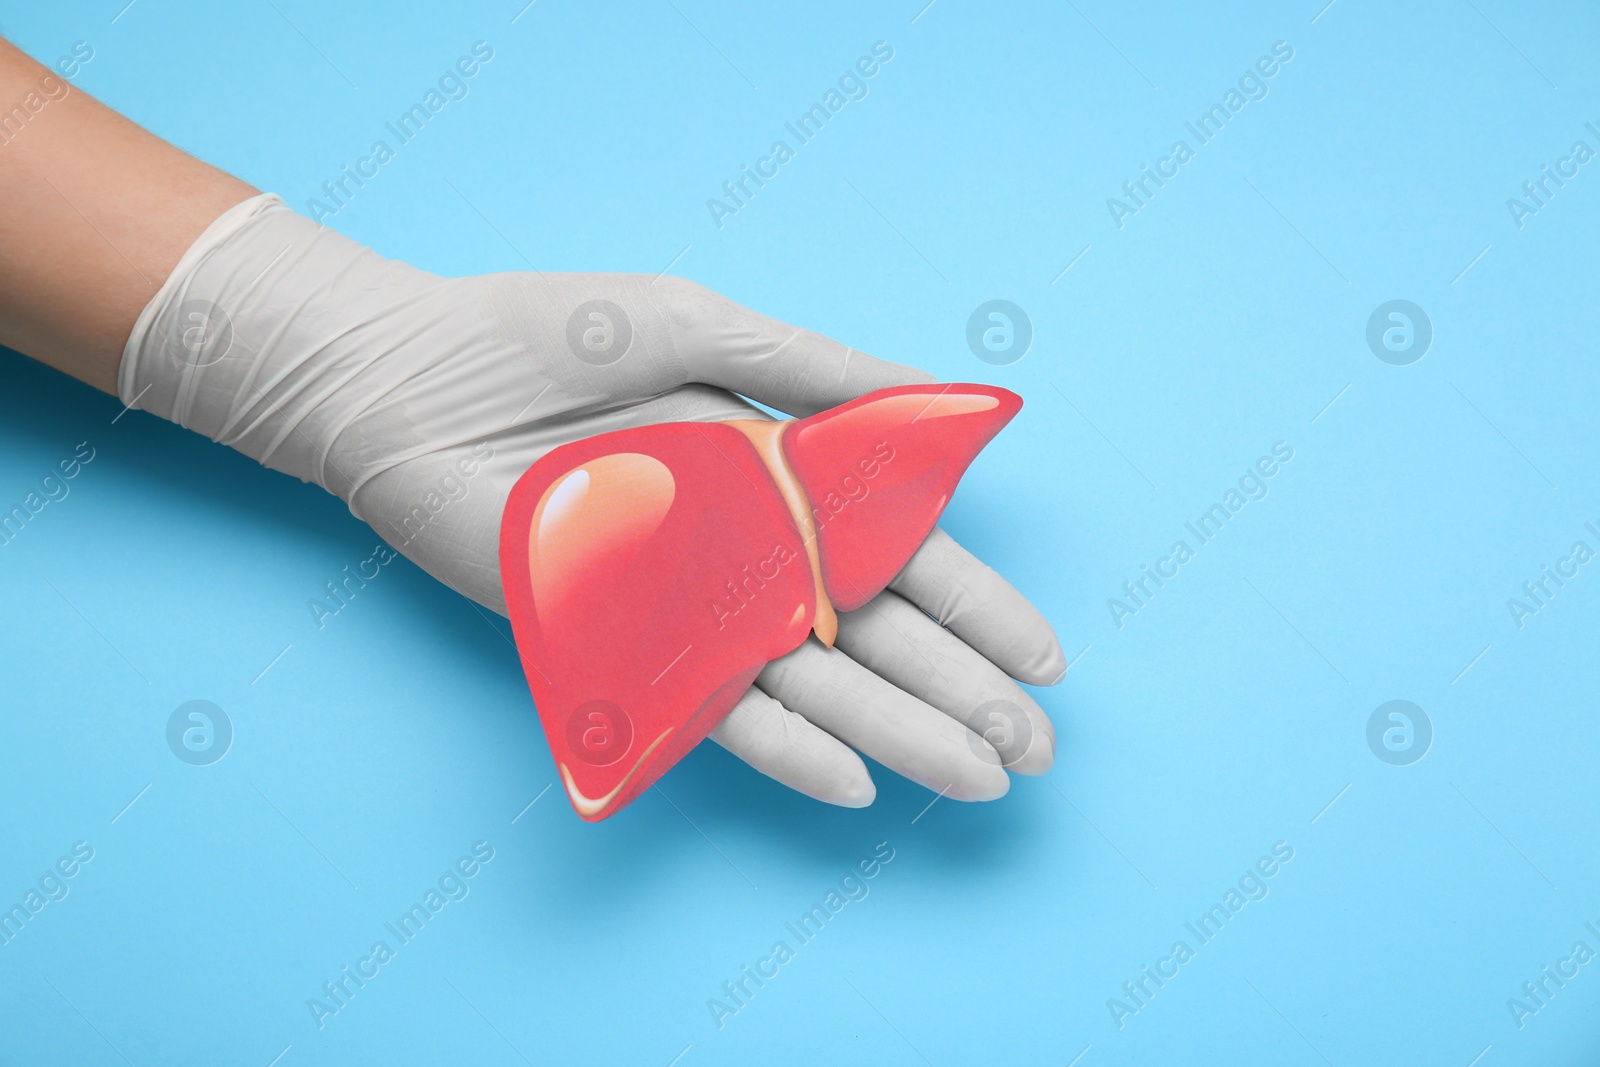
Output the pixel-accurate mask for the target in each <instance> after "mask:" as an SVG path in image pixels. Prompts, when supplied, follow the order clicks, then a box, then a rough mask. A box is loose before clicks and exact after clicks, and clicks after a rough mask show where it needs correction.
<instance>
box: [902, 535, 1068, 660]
mask: <svg viewBox="0 0 1600 1067" xmlns="http://www.w3.org/2000/svg"><path fill="white" fill-rule="evenodd" d="M889 588H890V589H892V590H894V591H895V592H896V593H899V594H900V595H901V596H903V597H905V598H906V599H907V600H909V601H911V602H912V603H913V604H915V605H916V606H917V607H919V608H921V609H922V610H923V611H925V612H927V613H928V614H929V615H932V616H933V617H934V618H935V619H938V620H939V623H940V625H942V626H948V627H949V628H950V632H951V633H953V634H955V635H956V636H957V637H959V638H961V640H963V641H965V642H966V643H967V644H969V645H971V646H972V647H973V648H975V649H976V650H977V651H979V652H981V653H982V654H983V656H984V657H985V658H986V659H988V661H989V662H990V663H993V664H994V665H995V666H996V667H999V668H1000V669H1001V670H1003V671H1005V672H1006V673H1007V674H1009V675H1011V677H1013V678H1016V679H1017V680H1019V681H1023V682H1027V683H1028V684H1029V685H1055V684H1056V683H1057V682H1059V681H1061V679H1062V678H1064V677H1066V673H1067V657H1066V656H1065V655H1063V654H1062V651H1061V643H1060V642H1059V641H1057V640H1056V633H1055V630H1053V629H1052V628H1051V626H1050V624H1049V623H1048V622H1046V621H1045V618H1044V616H1043V615H1041V614H1039V609H1037V608H1035V607H1034V606H1033V605H1032V604H1030V603H1028V599H1027V598H1026V597H1024V596H1023V595H1022V594H1021V593H1019V592H1017V591H1016V590H1015V589H1013V588H1012V587H1011V584H1010V583H1009V582H1007V581H1006V580H1005V579H1004V578H1002V577H1000V576H999V575H998V574H996V573H995V572H994V571H992V570H990V569H989V568H988V567H987V566H985V565H984V563H983V562H982V561H981V560H979V559H978V558H977V557H976V556H974V555H973V554H972V553H970V552H968V551H967V550H966V549H964V548H962V547H961V546H960V545H958V544H956V543H955V541H954V540H952V539H951V537H950V535H949V534H947V533H945V532H944V531H943V530H941V529H939V528H938V527H934V530H933V532H932V533H930V534H929V535H928V539H927V540H926V541H924V542H922V547H921V548H919V549H917V552H916V554H915V555H914V556H912V557H911V562H909V563H907V564H906V565H905V569H903V570H902V571H901V572H900V573H899V574H898V575H897V576H896V577H895V579H894V581H892V582H890V583H889Z"/></svg>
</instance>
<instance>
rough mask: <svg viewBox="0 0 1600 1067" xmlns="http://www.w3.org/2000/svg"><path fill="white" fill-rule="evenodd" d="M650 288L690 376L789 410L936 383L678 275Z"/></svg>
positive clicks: (811, 410)
mask: <svg viewBox="0 0 1600 1067" xmlns="http://www.w3.org/2000/svg"><path fill="white" fill-rule="evenodd" d="M652 288H653V289H654V290H656V292H655V294H654V299H656V300H658V301H659V302H660V303H661V305H662V307H663V310H664V311H666V313H667V314H668V316H669V317H670V318H671V320H672V322H673V323H674V341H673V344H674V348H675V349H676V351H677V354H678V357H679V358H680V359H681V360H682V361H683V365H684V369H685V371H686V372H687V373H688V374H689V376H690V380H691V381H697V382H704V383H705V384H707V385H716V386H720V387H721V388H723V389H728V390H731V391H732V392H735V393H740V394H742V395H744V396H747V397H750V398H751V399H752V400H755V401H758V402H759V403H762V404H765V405H767V406H768V407H772V408H776V409H778V410H779V411H785V412H788V413H789V414H791V415H812V414H815V413H816V412H819V411H823V410H825V409H827V408H831V407H835V406H837V405H839V404H843V403H844V402H845V401H847V400H854V399H855V398H856V397H858V396H861V395H862V394H864V393H870V392H872V391H873V390H874V389H886V388H888V387H890V386H893V385H920V384H923V383H926V382H931V381H933V376H932V375H930V374H928V373H927V372H926V371H922V370H918V369H917V368H915V367H907V366H904V365H903V364H899V363H890V362H888V361H886V360H881V359H874V358H873V357H872V356H869V355H867V354H866V353H864V352H858V351H856V350H855V349H853V348H851V347H850V346H849V345H846V344H842V343H840V342H838V341H835V340H833V339H832V338H829V337H824V336H822V335H821V334H819V333H813V332H812V331H810V330H805V329H801V328H800V327H798V326H790V325H788V324H786V323H782V322H779V321H778V320H776V319H770V318H768V317H767V316H765V315H762V314H760V313H758V312H755V311H751V310H750V309H749V308H747V307H744V306H743V305H740V304H737V303H735V302H734V301H732V300H729V299H728V298H727V297H725V296H722V295H721V294H720V293H716V292H713V291H712V290H710V289H707V288H705V287H704V286H701V285H696V284H695V283H693V282H690V281H686V280H684V279H682V278H672V279H668V278H661V279H659V283H658V284H657V285H656V286H653V287H652Z"/></svg>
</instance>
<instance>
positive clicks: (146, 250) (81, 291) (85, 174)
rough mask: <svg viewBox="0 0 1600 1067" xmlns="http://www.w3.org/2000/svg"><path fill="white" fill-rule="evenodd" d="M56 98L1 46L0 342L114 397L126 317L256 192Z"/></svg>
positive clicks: (57, 82) (50, 76)
mask: <svg viewBox="0 0 1600 1067" xmlns="http://www.w3.org/2000/svg"><path fill="white" fill-rule="evenodd" d="M67 87H68V83H67V82H66V81H65V79H63V78H61V77H60V76H59V75H58V74H56V73H55V72H54V71H52V70H50V69H49V68H47V67H44V66H41V65H40V64H38V63H36V62H34V61H33V60H32V59H31V58H29V57H28V56H27V55H25V54H24V53H23V52H22V51H21V50H19V49H18V48H16V47H15V46H14V45H12V44H11V43H10V42H9V41H6V40H3V39H0V122H4V125H0V134H4V135H5V139H4V140H3V141H0V205H3V207H0V344H3V345H5V346H6V347H8V348H13V349H16V350H17V351H18V352H22V353H24V354H25V355H28V356H31V357H33V358H34V359H36V360H38V361H39V362H41V363H45V364H48V365H49V366H52V367H54V368H56V369H57V370H60V371H65V372H66V373H67V374H70V375H72V376H73V377H74V378H77V379H79V380H80V381H84V382H88V383H89V384H90V385H92V386H94V387H95V388H96V389H100V390H103V391H105V392H107V393H111V394H113V395H115V394H116V391H117V365H118V364H119V363H120V362H121V360H122V346H123V343H124V342H125V341H126V340H127V339H128V333H129V331H131V330H132V329H133V323H134V320H135V319H137V318H138V317H139V312H140V311H141V310H142V309H143V308H144V306H145V304H146V303H147V302H148V301H149V300H150V298H151V297H152V296H153V295H155V292H156V290H157V289H159V288H160V286H161V283H162V282H163V281H165V280H166V278H167V275H169V274H171V273H172V268H173V267H174V266H176V265H177V262H178V260H179V258H180V257H182V255H183V253H184V251H185V250H186V249H187V248H188V247H189V246H190V245H191V244H193V243H194V240H195V238H196V237H198V236H200V233H201V232H202V231H203V230H204V229H205V228H206V227H207V226H208V225H210V223H211V221H212V220H213V219H215V218H216V217H217V216H218V215H220V214H222V213H223V212H224V211H226V210H227V209H228V208H230V207H232V206H233V205H235V204H238V203H240V202H242V201H244V200H246V199H248V198H250V197H251V196H254V195H255V194H256V190H255V189H254V188H253V187H251V186H250V185H249V184H248V183H246V182H242V181H240V180H239V179H238V178H235V177H234V176H233V175H231V174H227V173H225V172H223V171H220V170H218V169H217V168H216V167H213V166H211V165H210V164H209V163H203V162H201V161H200V160H198V159H196V158H194V157H193V156H191V155H189V154H188V153H187V152H184V151H182V150H180V149H178V148H175V147H173V146H172V145H170V144H168V143H167V142H166V141H163V140H162V139H161V138H159V137H157V136H156V135H155V134H153V133H151V132H150V131H148V130H146V129H144V128H143V127H141V126H139V125H137V124H136V123H133V122H130V121H128V120H127V119H126V118H124V117H122V116H121V115H119V114H117V113H116V112H115V111H113V110H111V109H110V108H108V107H106V106H105V105H104V104H102V103H100V102H99V101H98V100H96V99H94V98H93V97H91V96H90V95H89V94H88V93H85V92H83V91H81V90H78V89H70V88H67ZM63 89H66V94H65V95H64V96H63V95H61V94H62V92H63ZM30 93H31V94H34V100H35V101H41V100H42V101H44V104H43V107H42V108H41V110H39V111H38V112H37V113H36V114H32V115H30V117H29V118H28V119H27V120H26V122H25V123H19V122H17V121H15V120H14V119H8V116H9V113H10V112H11V111H12V109H13V107H14V106H21V107H22V108H23V110H24V112H27V111H28V108H27V105H26V103H25V101H27V100H28V97H29V94H30ZM12 131H16V132H14V133H13V132H12ZM91 149H92V150H91Z"/></svg>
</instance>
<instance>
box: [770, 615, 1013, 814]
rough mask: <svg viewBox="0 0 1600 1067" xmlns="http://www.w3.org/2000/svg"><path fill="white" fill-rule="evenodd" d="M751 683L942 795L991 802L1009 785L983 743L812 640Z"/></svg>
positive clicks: (996, 756)
mask: <svg viewBox="0 0 1600 1067" xmlns="http://www.w3.org/2000/svg"><path fill="white" fill-rule="evenodd" d="M756 682H757V684H758V685H760V686H761V689H762V691H763V692H766V693H769V694H771V695H772V696H774V697H776V698H777V699H778V700H779V701H781V702H782V703H783V706H784V707H786V708H789V709H790V710H791V711H795V712H798V713H799V714H801V715H803V716H805V717H806V718H807V719H808V720H810V721H811V722H812V723H814V724H816V725H817V726H820V727H821V728H822V729H824V730H826V731H827V732H828V733H830V734H832V735H833V736H834V737H837V738H838V739H839V740H840V741H843V742H844V743H845V744H847V745H850V746H851V747H852V748H855V749H857V750H859V751H860V752H862V753H864V754H865V755H868V756H871V757H872V758H873V759H875V760H877V761H878V762H879V763H881V764H883V765H884V766H886V767H888V768H889V769H890V770H892V771H895V772H897V773H899V774H903V775H905V776H906V777H907V778H910V779H911V780H912V781H914V782H918V783H920V784H922V785H925V786H927V787H928V788H929V789H932V790H935V791H937V792H939V793H941V794H943V795H945V796H949V797H953V798H954V799H956V800H994V799H996V798H997V797H1001V796H1004V795H1005V793H1006V790H1007V789H1009V788H1011V776H1010V775H1008V774H1006V772H1005V769H1004V768H1003V767H1001V766H1000V756H999V754H998V753H997V752H995V750H994V749H993V748H992V747H991V746H990V745H989V743H988V742H987V741H985V740H983V739H982V738H981V737H978V736H977V735H976V734H974V733H973V732H972V731H970V730H968V729H967V728H966V727H965V726H963V725H961V724H960V723H959V722H956V721H955V720H954V719H952V718H950V717H949V716H948V715H945V714H944V713H943V712H941V711H939V710H938V709H937V708H933V707H930V706H929V705H927V704H925V703H923V702H922V701H920V700H918V699H917V698H916V697H914V696H912V695H911V694H910V693H907V692H905V691H904V690H901V689H896V688H895V687H894V686H893V685H891V684H890V683H889V682H888V681H886V680H885V679H883V678H880V677H879V676H878V675H876V674H873V673H872V672H871V671H869V670H868V669H867V668H865V667H863V666H862V665H861V664H859V663H857V662H856V661H855V660H853V659H851V658H850V657H849V656H847V655H845V654H844V653H843V652H840V651H839V650H838V649H835V648H825V647H823V645H822V643H821V642H819V641H817V640H816V639H815V638H808V639H807V641H806V643H805V644H803V645H801V646H800V647H799V648H797V649H795V650H794V651H793V652H791V653H789V654H788V655H787V656H784V657H783V658H782V659H778V660H774V661H773V662H771V663H769V664H767V666H766V667H765V668H764V669H763V670H762V672H761V673H760V674H759V675H758V676H757V677H756Z"/></svg>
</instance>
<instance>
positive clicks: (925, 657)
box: [835, 591, 1056, 774]
mask: <svg viewBox="0 0 1600 1067" xmlns="http://www.w3.org/2000/svg"><path fill="white" fill-rule="evenodd" d="M835 647H837V648H838V649H839V650H840V651H842V652H844V653H845V654H846V655H847V656H849V657H850V658H851V659H853V660H855V661H856V662H857V663H859V664H861V665H862V666H863V667H865V668H867V669H868V670H870V671H872V672H873V673H875V674H877V675H878V676H879V677H882V678H885V679H887V680H888V681H890V682H892V683H894V684H895V685H896V686H898V687H899V688H901V689H903V690H905V691H906V692H907V693H910V694H911V695H912V696H914V697H917V698H918V699H920V700H922V701H923V702H924V703H926V704H930V705H932V706H933V707H935V708H938V709H939V710H940V711H942V712H944V713H945V714H946V715H948V716H950V717H951V718H952V719H954V720H956V721H957V722H959V723H961V724H962V725H964V726H966V727H967V729H968V730H970V731H972V733H973V734H974V735H975V736H979V737H982V738H983V739H984V740H985V741H987V742H989V744H990V745H991V746H993V748H994V749H995V751H997V752H998V753H1000V762H1001V765H1002V766H1004V767H1005V768H1006V769H1007V770H1009V771H1015V772H1016V773H1018V774H1043V773H1044V772H1045V771H1048V770H1049V769H1050V766H1051V764H1053V763H1054V762H1055V752H1056V737H1055V729H1054V727H1052V726H1051V725H1050V719H1049V718H1048V717H1047V716H1046V715H1045V713H1044V709H1042V708H1040V707H1039V705H1038V704H1036V703H1034V701H1033V698H1032V697H1030V696H1028V694H1026V693H1024V692H1023V691H1022V687H1021V686H1019V685H1017V683H1016V682H1014V681H1012V680H1011V679H1010V678H1009V677H1008V676H1007V675H1006V673H1005V672H1004V671H1002V670H1001V669H1000V668H998V667H996V666H995V665H994V664H992V663H990V662H989V661H988V660H987V659H985V658H984V657H983V656H981V655H979V654H978V653H977V652H976V651H974V650H973V648H972V646H970V645H968V644H967V643H966V642H965V641H963V640H961V638H959V637H957V636H956V635H955V634H953V633H951V632H950V631H949V630H946V629H945V628H944V627H942V626H940V625H939V624H938V623H936V622H934V621H933V620H932V619H930V618H928V616H927V615H925V614H924V613H923V612H922V611H920V610H918V609H917V607H916V606H915V605H913V604H912V603H911V602H910V601H909V600H906V599H904V598H903V597H900V596H898V595H896V594H895V593H891V592H887V591H885V592H883V593H880V594H879V595H878V596H876V597H874V598H873V599H872V600H870V601H868V602H867V604H866V605H865V606H864V607H862V608H860V609H858V610H856V611H852V612H848V613H845V614H841V615H840V616H839V639H838V642H837V644H836V646H835Z"/></svg>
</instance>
